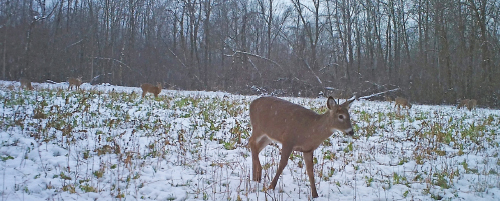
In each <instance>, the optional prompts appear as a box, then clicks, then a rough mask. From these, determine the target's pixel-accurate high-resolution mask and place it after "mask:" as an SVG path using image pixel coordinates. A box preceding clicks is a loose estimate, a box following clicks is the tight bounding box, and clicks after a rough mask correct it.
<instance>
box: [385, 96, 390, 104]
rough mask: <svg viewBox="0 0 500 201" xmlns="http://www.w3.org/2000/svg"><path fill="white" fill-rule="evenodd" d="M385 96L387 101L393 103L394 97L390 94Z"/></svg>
mask: <svg viewBox="0 0 500 201" xmlns="http://www.w3.org/2000/svg"><path fill="white" fill-rule="evenodd" d="M384 98H385V101H387V102H389V103H391V102H392V98H391V97H390V96H387V95H386V96H384Z"/></svg>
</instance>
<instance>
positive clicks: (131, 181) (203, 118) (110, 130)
mask: <svg viewBox="0 0 500 201" xmlns="http://www.w3.org/2000/svg"><path fill="white" fill-rule="evenodd" d="M83 88H84V89H85V90H84V91H67V90H64V89H63V86H60V85H54V86H51V87H38V88H37V90H35V91H24V90H22V91H21V90H11V89H9V87H8V86H6V85H5V84H4V85H3V86H0V91H1V93H0V100H2V102H1V103H0V108H1V110H0V115H1V121H0V132H1V134H0V139H1V149H0V157H1V159H2V161H1V162H0V164H1V167H2V172H3V173H2V174H3V175H4V176H3V181H2V186H3V188H2V200H12V199H14V200H16V199H23V198H25V197H27V198H30V197H31V198H40V199H56V198H62V199H70V198H71V199H95V198H104V199H106V198H109V199H111V198H128V199H148V200H149V199H153V200H165V199H167V200H185V199H203V200H220V199H226V200H247V199H250V200H256V199H277V200H290V199H307V198H310V189H309V186H308V185H309V182H308V178H307V176H306V174H305V171H306V170H305V167H304V164H303V163H304V162H303V160H302V154H301V153H299V152H294V153H293V154H292V155H291V156H290V161H289V163H288V166H287V167H286V168H285V171H284V173H283V175H282V176H281V178H280V180H279V182H278V186H277V188H276V190H274V191H273V190H269V191H267V189H266V188H267V186H268V185H269V183H270V180H271V179H272V177H274V174H275V172H276V169H277V165H278V163H279V148H280V147H281V145H279V144H274V143H273V144H271V146H268V147H266V148H265V149H264V150H263V151H262V152H261V163H262V165H263V181H262V183H256V182H253V181H250V176H251V157H250V151H249V149H248V148H247V147H246V144H247V141H248V138H249V136H250V134H251V126H250V122H249V117H248V104H249V103H250V102H251V101H252V100H253V99H255V98H257V97H253V96H238V95H231V94H226V93H208V92H181V91H164V92H162V93H161V94H160V96H159V97H158V98H154V97H153V96H152V95H148V96H147V97H145V98H141V97H140V95H139V94H140V91H139V89H138V88H125V87H115V88H116V90H115V89H113V88H114V87H111V86H110V87H107V88H104V87H101V88H98V87H95V88H93V87H90V86H88V87H85V86H84V87H83ZM110 89H113V90H110ZM286 99H287V100H290V101H293V102H295V103H298V104H301V105H304V106H305V107H307V108H311V109H313V110H315V111H318V112H324V111H326V107H325V105H324V102H325V101H326V99H304V98H286ZM350 111H351V118H352V121H353V122H354V123H355V125H354V127H355V133H356V134H355V136H354V139H350V138H348V137H345V136H343V134H341V133H334V134H333V135H332V137H330V138H328V139H327V140H326V141H325V142H324V143H323V144H322V145H321V146H320V147H319V148H318V149H317V150H316V151H315V155H314V156H315V157H314V163H315V166H314V168H315V177H316V184H317V187H318V193H319V194H320V198H319V199H334V198H335V199H357V200H363V199H364V198H367V197H369V198H380V199H382V198H384V199H426V200H427V199H443V198H444V199H454V198H465V199H469V198H472V197H477V198H484V199H489V198H498V196H499V193H500V192H498V189H499V187H500V182H499V181H500V178H499V174H498V172H499V171H500V169H499V168H500V160H499V159H498V154H499V152H500V149H499V142H500V141H499V139H498V133H499V132H500V128H499V127H498V125H499V124H500V117H499V112H498V111H496V110H486V109H477V110H474V111H472V112H469V111H465V110H457V109H455V108H454V107H452V106H419V105H414V107H413V108H412V109H411V110H401V111H398V110H397V109H394V108H393V106H392V105H390V104H389V103H386V102H370V101H355V102H354V103H353V105H352V107H351V110H350Z"/></svg>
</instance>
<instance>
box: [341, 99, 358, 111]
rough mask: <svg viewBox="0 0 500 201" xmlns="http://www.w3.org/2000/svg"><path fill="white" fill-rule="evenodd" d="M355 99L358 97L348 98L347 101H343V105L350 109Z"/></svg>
mask: <svg viewBox="0 0 500 201" xmlns="http://www.w3.org/2000/svg"><path fill="white" fill-rule="evenodd" d="M354 100H356V99H355V98H353V99H351V100H348V101H346V102H344V103H342V107H345V108H347V109H349V108H350V107H351V103H352V102H353V101H354Z"/></svg>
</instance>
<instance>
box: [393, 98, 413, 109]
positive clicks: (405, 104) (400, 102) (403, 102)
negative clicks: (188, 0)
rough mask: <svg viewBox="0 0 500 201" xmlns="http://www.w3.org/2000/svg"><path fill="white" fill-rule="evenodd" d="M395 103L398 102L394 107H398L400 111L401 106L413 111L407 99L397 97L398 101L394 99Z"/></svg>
mask: <svg viewBox="0 0 500 201" xmlns="http://www.w3.org/2000/svg"><path fill="white" fill-rule="evenodd" d="M394 102H396V103H395V104H394V107H396V106H398V109H401V106H402V107H403V109H404V108H408V109H411V104H410V102H408V100H407V99H406V98H401V97H399V96H398V97H396V99H394Z"/></svg>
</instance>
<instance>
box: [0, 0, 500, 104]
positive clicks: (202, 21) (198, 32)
mask: <svg viewBox="0 0 500 201" xmlns="http://www.w3.org/2000/svg"><path fill="white" fill-rule="evenodd" d="M0 48H1V49H0V53H1V55H0V60H1V63H0V66H1V67H0V78H1V79H3V80H18V79H19V78H20V77H27V78H30V79H32V80H33V81H35V82H45V81H46V80H52V81H56V82H62V81H65V80H67V78H68V77H78V76H82V77H83V81H84V82H90V83H91V84H98V83H111V84H116V85H123V86H140V84H141V83H143V82H150V83H156V82H160V83H162V84H163V86H164V88H171V89H183V90H221V91H227V92H231V93H239V94H257V93H267V94H275V95H281V96H306V97H316V96H318V95H319V94H324V95H333V96H335V97H339V98H342V97H350V96H352V95H356V96H358V97H359V96H364V95H368V94H374V93H379V92H385V91H388V90H393V89H397V90H394V91H392V92H390V93H388V94H386V95H390V96H392V97H395V96H403V97H406V98H408V99H409V100H410V101H411V102H417V103H424V104H455V103H457V100H459V99H464V98H475V99H477V100H478V104H479V105H480V106H482V107H495V108H498V107H500V101H499V99H498V98H497V97H498V96H499V95H500V81H499V80H500V79H499V77H500V68H499V63H500V1H497V0H303V1H299V0H280V1H278V0H0ZM382 96H383V95H381V96H380V97H379V98H382Z"/></svg>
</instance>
